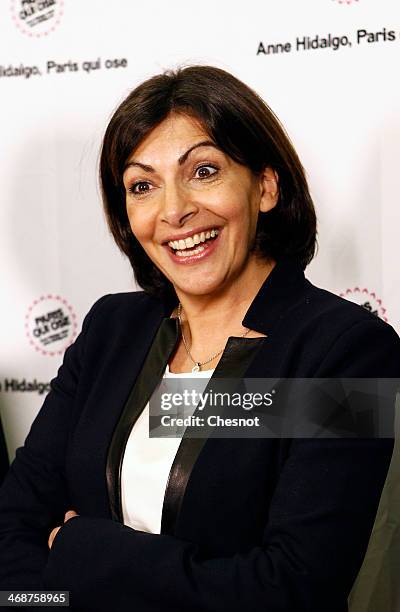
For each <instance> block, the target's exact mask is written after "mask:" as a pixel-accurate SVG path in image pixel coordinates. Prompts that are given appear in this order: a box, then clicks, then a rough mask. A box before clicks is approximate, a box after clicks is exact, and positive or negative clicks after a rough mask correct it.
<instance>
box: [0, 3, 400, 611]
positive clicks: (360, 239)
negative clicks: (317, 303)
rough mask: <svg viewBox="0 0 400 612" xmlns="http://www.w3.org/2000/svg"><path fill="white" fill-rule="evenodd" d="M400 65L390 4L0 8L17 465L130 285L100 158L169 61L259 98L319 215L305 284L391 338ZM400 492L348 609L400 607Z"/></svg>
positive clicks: (6, 423) (7, 346)
mask: <svg viewBox="0 0 400 612" xmlns="http://www.w3.org/2000/svg"><path fill="white" fill-rule="evenodd" d="M339 42H340V43H341V44H340V45H339V48H337V49H335V47H336V46H337V44H338V43H339ZM307 45H308V46H309V47H311V48H309V49H305V46H307ZM313 47H316V48H313ZM278 49H280V51H278ZM289 49H290V50H289ZM274 51H275V52H274ZM399 59H400V4H399V3H398V2H397V1H396V0H380V2H379V3H377V2H375V0H347V1H346V0H342V1H340V0H302V1H299V0H262V1H261V0H260V1H258V0H247V2H244V3H236V2H233V1H232V0H229V1H228V0H219V1H218V2H217V3H215V5H212V4H210V3H199V2H196V1H195V0H186V1H185V2H183V1H182V0H169V1H168V2H164V1H162V0H148V1H147V2H146V3H144V2H140V3H137V2H131V1H130V0H113V1H112V2H107V1H104V2H98V0H81V1H79V2H78V1H76V0H75V1H74V0H63V1H62V0H47V1H46V2H41V1H40V0H25V2H24V1H23V0H7V1H6V0H3V1H2V2H1V4H0V100H1V103H0V138H1V140H0V185H1V190H0V198H1V206H0V262H1V264H0V265H1V279H2V282H1V284H0V294H1V300H0V315H1V323H2V336H1V337H2V342H1V348H0V409H1V415H2V421H3V427H4V430H5V435H6V440H7V445H8V451H9V455H10V458H11V459H12V458H13V456H14V452H15V448H16V447H17V446H19V445H21V444H22V443H23V440H24V438H25V436H26V433H27V431H28V429H29V426H30V424H31V422H32V420H33V418H34V416H35V415H36V413H37V411H38V409H39V408H40V406H41V403H42V401H43V398H44V393H45V392H46V388H47V386H46V385H48V382H49V380H50V379H51V378H52V377H53V376H54V374H55V372H56V370H57V367H58V366H59V364H60V362H61V359H62V354H63V351H64V350H65V348H66V346H67V345H68V344H69V343H70V342H71V341H72V339H73V338H74V336H75V335H76V333H77V331H78V330H79V328H80V325H81V321H82V318H83V316H84V314H85V313H86V312H87V310H88V309H89V307H90V306H91V304H92V303H93V302H94V300H95V299H96V298H97V297H99V296H100V295H103V294H104V293H110V292H118V291H127V290H130V289H132V288H133V287H134V285H133V280H132V273H131V270H130V267H129V265H128V262H127V261H125V260H124V259H123V258H122V256H121V255H120V254H119V252H118V251H117V248H116V247H115V246H114V244H113V243H112V240H111V238H110V237H109V235H108V233H107V230H106V226H105V223H104V219H103V214H102V210H101V203H100V196H99V190H98V186H97V160H98V150H99V146H100V142H101V137H102V134H103V131H104V129H105V126H106V123H107V121H108V119H109V118H110V116H111V114H112V112H113V110H114V109H115V107H116V106H117V105H118V103H119V102H120V101H121V100H122V99H123V98H124V97H125V96H126V95H127V93H128V92H129V91H130V90H131V89H132V88H133V87H134V86H135V85H137V84H138V83H139V82H140V81H142V80H143V79H145V78H147V77H149V76H152V75H153V74H155V73H158V72H160V71H162V70H164V69H165V68H170V67H175V66H177V65H182V64H193V63H201V64H212V65H216V66H219V67H221V68H224V69H226V70H229V71H231V72H233V73H234V74H235V75H236V76H238V77H239V78H241V79H242V80H244V81H245V82H246V83H248V84H249V85H250V86H252V87H253V88H254V89H256V90H257V91H258V92H259V93H260V94H261V95H262V96H263V97H264V98H265V100H266V101H267V102H268V103H269V105H270V106H271V107H272V109H273V110H274V111H275V112H276V113H277V115H278V116H279V117H280V119H281V120H282V122H283V124H284V125H285V126H286V129H287V131H288V133H289V135H290V137H291V138H292V140H293V142H294V144H295V147H296V149H297V150H298V153H299V155H300V158H301V159H302V161H303V164H304V166H305V168H306V171H307V174H308V178H309V182H310V185H311V190H312V194H313V196H314V201H315V205H316V208H317V213H318V218H319V253H318V256H317V258H316V259H315V260H314V262H313V263H312V264H311V265H310V267H309V268H308V271H307V273H308V277H309V278H310V280H311V281H312V282H314V283H315V284H317V285H319V286H322V287H324V288H327V289H329V290H331V291H334V292H336V293H339V294H343V295H345V297H348V299H353V300H355V301H357V302H359V303H361V304H363V305H365V307H367V308H370V309H372V310H373V311H375V312H376V313H377V314H378V316H381V317H382V318H384V319H386V320H388V321H389V322H390V323H391V324H392V325H393V326H394V327H395V328H396V329H397V331H398V332H399V331H400V285H399V280H400V273H399V258H398V255H397V250H398V248H397V247H398V239H399V227H400V206H399V201H398V192H399V189H398V184H399V170H398V167H397V166H398V160H399V159H400V117H399V113H398V109H399V102H400V79H399V78H398V65H399ZM115 60H117V61H115ZM399 463H400V462H399ZM399 489H400V485H399V481H398V478H397V469H395V468H393V469H392V474H391V484H390V487H388V488H387V490H386V491H385V495H384V501H383V506H384V507H383V509H382V511H381V514H380V518H379V520H378V522H377V529H376V531H375V534H374V538H373V540H372V543H371V547H370V552H369V557H368V559H367V561H369V565H368V563H367V564H366V565H365V566H364V570H363V572H362V573H361V575H360V578H359V583H358V585H357V586H356V589H355V591H354V596H353V605H352V609H353V610H357V611H361V610H365V611H367V610H368V611H369V612H375V610H376V611H379V612H381V611H386V610H390V611H391V610H400V600H399V597H398V595H397V596H396V593H395V590H394V589H395V587H394V580H395V576H396V572H397V576H398V575H399V573H398V571H397V570H398V569H400V568H399V567H398V566H399V564H400V543H399V535H398V534H399V532H398V529H397V526H396V525H394V524H393V521H389V523H390V524H391V527H390V529H389V528H388V524H389V523H388V522H387V521H386V523H385V521H384V518H383V517H384V516H386V515H387V513H388V511H389V513H391V515H392V517H395V515H396V513H397V510H398V509H400V502H399V500H400V493H398V490H399ZM388 497H390V503H389V502H388ZM388 508H389V510H388ZM388 548H389V550H388ZM383 557H384V558H383ZM388 566H391V567H392V570H391V572H389V569H388ZM382 568H384V569H383V570H382ZM382 606H383V607H382Z"/></svg>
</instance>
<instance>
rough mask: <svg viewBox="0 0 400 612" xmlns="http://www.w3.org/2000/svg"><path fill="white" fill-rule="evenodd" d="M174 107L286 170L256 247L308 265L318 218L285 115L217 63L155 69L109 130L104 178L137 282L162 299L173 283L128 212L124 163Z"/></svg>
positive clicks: (114, 225) (252, 157) (231, 147)
mask: <svg viewBox="0 0 400 612" xmlns="http://www.w3.org/2000/svg"><path fill="white" fill-rule="evenodd" d="M171 112H179V113H183V114H186V115H189V116H191V117H194V118H196V119H198V120H199V121H200V123H201V125H202V126H203V128H204V130H205V131H206V132H207V134H208V135H209V136H210V138H211V139H212V140H213V141H214V142H215V143H216V144H217V146H218V147H219V148H220V149H221V150H222V151H224V153H226V154H227V155H229V156H230V157H231V158H232V159H234V160H235V161H236V162H238V163H240V164H243V165H245V166H247V167H248V168H249V169H250V170H251V171H252V172H254V173H256V174H258V173H260V172H261V171H262V170H263V169H264V168H265V167H267V166H269V167H271V168H272V169H273V170H275V171H276V172H277V174H278V176H279V200H278V203H277V205H276V206H275V207H274V208H273V209H272V210H270V211H268V212H266V213H260V214H259V218H258V223H257V234H256V240H255V245H254V249H255V252H256V253H257V254H258V255H260V256H263V257H265V258H266V259H271V258H272V259H274V260H277V261H278V260H279V259H281V258H283V257H290V258H293V259H296V260H297V261H298V262H299V263H300V264H301V265H302V267H303V268H305V267H306V266H307V264H308V263H309V262H310V261H311V259H312V258H313V256H314V253H315V247H316V217H315V210H314V206H313V202H312V199H311V196H310V193H309V189H308V185H307V181H306V178H305V174H304V170H303V167H302V165H301V163H300V160H299V158H298V156H297V153H296V151H295V150H294V148H293V145H292V144H291V142H290V140H289V138H288V136H287V135H286V133H285V131H284V129H283V127H282V126H281V124H280V122H279V120H278V118H277V117H276V116H275V115H274V113H273V111H272V110H271V109H270V108H269V107H268V105H267V104H266V103H265V102H264V101H263V100H262V99H261V98H260V96H258V94H257V93H256V92H254V91H253V90H252V89H250V87H248V86H247V85H245V84H244V83H242V82H241V81H240V80H238V79H237V78H236V77H234V76H233V75H231V74H230V73H228V72H226V71H224V70H221V69H219V68H214V67H212V66H189V67H187V68H180V69H177V70H174V71H167V72H165V73H163V74H159V75H156V76H154V77H152V78H150V79H148V80H147V81H144V82H143V83H141V84H140V85H139V86H138V87H136V88H135V89H134V90H133V91H132V92H131V93H130V94H129V96H128V97H127V98H126V99H125V100H124V101H123V102H122V104H120V106H119V107H118V108H117V110H116V111H115V113H114V115H113V117H112V118H111V121H110V123H109V125H108V127H107V129H106V132H105V135H104V140H103V146H102V150H101V158H100V183H101V188H102V195H103V202H104V209H105V213H106V218H107V222H108V225H109V228H110V230H111V233H112V235H113V237H114V239H115V241H116V243H117V245H118V246H119V248H120V249H121V251H122V252H123V253H125V255H126V256H127V257H128V258H129V260H130V263H131V265H132V268H133V271H134V274H135V278H136V280H137V282H138V284H139V285H140V286H141V287H142V288H143V289H144V290H145V291H146V292H148V293H150V294H152V295H156V296H159V297H162V296H163V294H164V295H165V294H167V295H168V294H171V292H173V288H172V285H171V283H170V282H169V281H168V279H167V278H166V277H165V276H164V275H163V274H162V272H161V271H160V270H159V269H158V268H157V267H156V266H155V265H154V264H153V262H152V261H151V260H150V258H149V257H148V255H147V254H146V253H145V251H144V250H143V248H142V247H141V245H140V244H139V242H138V241H137V240H136V238H135V236H134V235H133V233H132V231H131V228H130V225H129V220H128V216H127V212H126V204H125V189H124V185H123V180H122V178H123V173H124V166H125V163H126V161H127V159H128V158H129V157H130V156H131V155H132V153H133V151H134V150H135V149H136V147H137V146H138V145H139V144H140V143H141V141H142V140H143V139H144V138H145V137H146V136H147V135H148V134H149V133H150V132H151V130H152V129H153V128H155V127H156V126H157V125H158V124H159V123H161V122H162V121H163V120H164V119H165V118H166V117H167V116H168V115H169V114H170V113H171Z"/></svg>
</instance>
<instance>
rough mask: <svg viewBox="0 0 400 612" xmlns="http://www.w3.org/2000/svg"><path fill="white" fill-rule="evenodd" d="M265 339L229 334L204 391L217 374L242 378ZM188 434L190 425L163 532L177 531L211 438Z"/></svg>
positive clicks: (169, 490)
mask: <svg viewBox="0 0 400 612" xmlns="http://www.w3.org/2000/svg"><path fill="white" fill-rule="evenodd" d="M265 341H266V339H265V338H234V337H230V338H229V339H228V342H227V344H226V347H225V349H224V352H223V354H222V357H221V359H220V360H219V362H218V365H217V367H216V369H215V371H214V374H213V375H212V377H211V379H210V381H209V383H208V385H207V387H206V389H205V392H207V389H208V388H209V386H210V384H211V381H212V380H213V379H215V378H238V379H239V378H243V377H244V375H245V373H246V372H247V370H248V369H249V367H250V365H251V362H252V361H253V359H254V358H255V357H256V355H257V353H258V351H259V350H260V348H261V346H262V345H263V344H264V342H265ZM187 434H188V429H186V430H185V433H184V435H183V437H182V440H181V443H180V445H179V448H178V451H177V453H176V455H175V459H174V462H173V464H172V467H171V470H170V473H169V476H168V482H167V486H166V489H165V496H164V504H163V511H162V519H161V533H162V534H169V535H174V534H175V532H176V527H177V523H178V518H179V514H180V511H181V507H182V501H183V498H184V495H185V491H186V487H187V484H188V482H189V478H190V475H191V473H192V470H193V467H194V465H195V463H196V461H197V458H198V456H199V455H200V453H201V451H202V449H203V447H204V444H205V443H206V442H207V440H208V438H207V437H204V438H188V437H185V436H187Z"/></svg>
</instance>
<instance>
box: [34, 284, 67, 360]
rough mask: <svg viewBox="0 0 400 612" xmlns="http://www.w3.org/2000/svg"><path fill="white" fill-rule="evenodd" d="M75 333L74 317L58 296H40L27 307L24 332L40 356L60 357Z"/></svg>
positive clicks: (65, 301)
mask: <svg viewBox="0 0 400 612" xmlns="http://www.w3.org/2000/svg"><path fill="white" fill-rule="evenodd" d="M76 331H77V323H76V315H75V313H74V311H73V310H72V307H71V306H70V304H68V302H67V300H64V299H63V298H62V297H60V296H59V295H51V294H50V295H42V296H41V297H40V298H39V299H37V300H34V302H33V304H31V306H29V309H28V312H27V314H26V317H25V332H26V335H27V337H28V339H29V342H30V344H31V346H32V347H33V348H34V349H35V350H36V351H39V352H40V353H41V354H42V355H50V356H51V357H53V356H54V355H62V354H63V353H64V351H65V349H66V348H68V346H69V345H70V344H72V342H73V340H74V338H75V336H76Z"/></svg>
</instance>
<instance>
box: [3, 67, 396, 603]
mask: <svg viewBox="0 0 400 612" xmlns="http://www.w3.org/2000/svg"><path fill="white" fill-rule="evenodd" d="M101 184H102V189H103V197H104V203H105V210H106V215H107V219H108V223H109V226H110V229H111V232H112V234H113V236H114V238H115V240H116V243H117V244H118V246H119V247H120V249H121V250H122V251H123V252H124V253H125V254H126V255H127V256H128V257H129V259H130V262H131V264H132V266H133V269H134V272H135V275H136V279H137V281H138V282H139V284H140V285H141V286H142V288H143V289H144V292H137V293H126V294H117V295H108V296H104V297H103V298H101V299H100V300H99V301H98V302H97V303H96V304H95V305H94V306H93V307H92V309H91V310H90V312H89V314H88V315H87V316H86V318H85V321H84V323H83V328H82V332H81V334H80V335H79V337H78V339H77V340H76V342H75V343H74V345H73V346H71V347H70V348H69V349H68V350H67V351H66V354H65V358H64V363H63V365H62V366H61V368H60V370H59V372H58V376H57V378H55V379H54V380H53V381H52V384H51V392H50V394H49V395H48V397H47V398H46V400H45V403H44V405H43V407H42V409H41V411H40V413H39V415H38V416H37V418H36V420H35V422H34V424H33V425H32V428H31V431H30V433H29V435H28V437H27V439H26V442H25V445H24V447H23V448H20V449H18V450H17V454H16V459H15V461H14V463H13V465H12V467H11V469H10V472H9V474H8V477H7V478H6V481H5V483H4V486H3V488H2V491H1V496H0V509H1V515H0V517H1V518H0V542H1V546H0V550H1V558H2V565H1V570H0V571H1V587H2V588H3V589H5V588H7V589H9V588H19V589H38V588H45V589H52V590H60V589H65V590H69V591H70V593H71V606H72V609H75V610H84V611H85V612H88V611H89V610H121V611H122V610H139V611H140V612H150V611H160V610H162V611H167V610H170V611H174V612H179V611H185V612H189V611H197V610H198V611H199V612H200V611H207V612H208V611H212V610H213V611H220V610H228V609H229V610H231V611H233V610H238V611H239V610H240V611H243V610H251V611H254V612H257V611H259V610H260V611H261V610H268V611H269V612H278V611H291V612H292V611H293V612H294V611H296V612H300V611H306V610H307V611H318V612H320V611H321V610H324V611H328V612H329V611H331V612H343V611H344V610H347V604H346V599H347V595H348V593H349V591H350V589H351V586H352V584H353V581H354V579H355V577H356V575H357V572H358V569H359V567H360V565H361V562H362V559H363V556H364V554H365V550H366V547H367V543H368V538H369V535H370V532H371V528H372V525H373V521H374V517H375V514H376V510H377V506H378V502H379V498H380V494H381V490H382V487H383V484H384V480H385V476H386V472H387V469H388V466H389V462H390V458H391V454H392V446H393V443H392V440H390V439H381V440H379V439H351V438H349V439H335V438H332V439H301V438H300V439H278V438H276V439H261V438H259V439H257V438H256V439H255V438H252V439H245V438H242V439H238V438H226V439H218V437H215V436H213V435H212V434H210V435H209V437H207V438H192V437H190V436H189V435H187V432H185V435H184V437H183V439H182V440H178V441H177V442H175V441H173V440H172V441H171V440H162V439H149V438H148V436H147V435H143V423H144V424H145V425H146V419H147V422H148V412H147V411H148V406H147V403H148V400H149V399H150V398H151V396H152V394H153V392H154V391H155V389H156V388H157V386H158V385H159V383H160V381H161V379H162V377H163V376H167V377H168V376H169V377H171V376H172V377H173V376H174V375H175V376H179V374H182V373H188V372H189V373H191V372H192V371H193V374H191V375H192V376H194V377H195V376H198V375H202V376H206V377H210V376H211V379H212V380H214V379H215V378H220V377H231V378H232V377H237V378H241V377H246V378H252V377H254V378H263V377H271V378H273V377H278V378H283V377H292V378H295V377H353V378H355V377H364V378H366V377H398V376H399V363H400V359H399V357H400V341H399V338H398V337H397V335H396V333H395V332H394V330H393V329H392V328H391V327H390V326H389V325H387V324H385V323H384V322H383V321H381V320H380V319H378V318H376V317H375V316H373V315H371V314H370V313H369V312H367V311H366V310H364V309H362V308H361V307H359V306H357V305H355V304H352V303H350V302H347V301H345V300H342V299H341V298H339V297H336V296H334V295H333V294H331V293H329V292H327V291H324V290H322V289H318V288H316V287H314V286H313V285H312V284H311V283H310V282H309V281H307V280H306V279H305V278H304V273H303V270H304V268H305V267H306V265H307V264H308V263H309V262H310V260H311V259H312V257H313V255H314V249H315V233H316V222H315V213H314V208H313V204H312V201H311V198H310V195H309V191H308V187H307V183H306V179H305V176H304V172H303V169H302V167H301V164H300V162H299V160H298V157H297V155H296V153H295V151H294V149H293V147H292V145H291V144H290V142H289V140H288V138H287V136H286V135H285V133H284V131H283V129H282V127H281V126H280V124H279V122H278V120H277V119H276V117H275V116H274V115H273V113H272V112H271V110H270V109H269V108H268V107H267V106H266V105H265V103H264V102H263V101H262V100H261V99H260V98H259V97H258V96H257V95H256V94H255V93H254V92H253V91H252V90H250V89H249V88H248V87H247V86H246V85H244V84H243V83H241V82H240V81H238V80H237V79H236V78H235V77H233V76H232V75H230V74H228V73H226V72H224V71H222V70H219V69H217V68H212V67H206V66H203V67H199V66H193V67H189V68H185V69H182V70H178V71H176V72H171V73H166V74H162V75H158V76H155V77H153V78H152V79H150V80H148V81H146V82H144V83H143V84H141V85H140V86H139V87H137V88H136V89H135V90H134V91H133V92H132V93H131V94H130V95H129V96H128V98H127V99H126V100H125V101H124V102H123V103H122V104H121V105H120V107H119V108H118V109H117V111H116V112H115V114H114V116H113V118H112V119H111V122H110V124H109V126H108V128H107V131H106V134H105V138H104V143H103V149H102V155H101ZM143 415H145V418H144V416H143ZM174 444H175V446H174ZM143 475H145V476H144V477H145V479H146V480H145V483H144V484H143Z"/></svg>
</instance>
